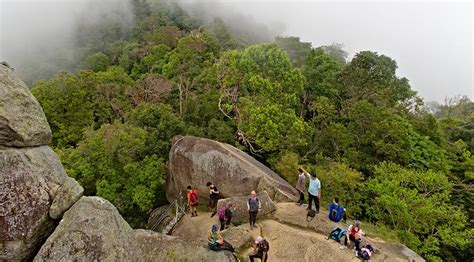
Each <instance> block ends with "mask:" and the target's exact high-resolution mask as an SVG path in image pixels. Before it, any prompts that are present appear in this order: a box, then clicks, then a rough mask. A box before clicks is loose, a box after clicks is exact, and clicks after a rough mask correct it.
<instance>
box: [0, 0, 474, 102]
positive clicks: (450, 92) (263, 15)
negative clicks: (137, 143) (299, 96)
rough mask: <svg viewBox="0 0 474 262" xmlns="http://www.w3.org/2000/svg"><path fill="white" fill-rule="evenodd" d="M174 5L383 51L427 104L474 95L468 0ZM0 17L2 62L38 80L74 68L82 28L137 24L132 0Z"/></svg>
mask: <svg viewBox="0 0 474 262" xmlns="http://www.w3.org/2000/svg"><path fill="white" fill-rule="evenodd" d="M151 2H154V1H151ZM169 2H172V3H178V4H179V5H180V6H181V7H182V8H183V9H185V10H186V11H187V12H188V13H190V14H191V15H194V16H197V17H199V18H201V19H202V20H204V21H211V20H212V19H213V18H214V17H216V16H217V17H220V18H222V19H223V20H224V21H225V22H226V23H227V24H228V26H229V28H230V29H231V30H232V31H234V32H237V33H239V32H246V33H248V34H250V35H253V36H254V37H255V39H258V40H260V41H268V40H270V39H272V38H273V37H274V36H276V35H295V36H299V37H301V39H302V40H303V41H307V42H312V43H313V46H315V47H316V46H321V45H328V44H331V43H333V42H336V43H342V44H344V47H345V49H346V51H348V53H349V55H350V57H352V56H353V55H354V54H355V53H357V52H358V51H362V50H371V51H376V52H379V53H383V54H385V55H388V56H390V57H392V58H393V59H395V60H396V61H397V63H398V66H399V74H400V75H401V76H405V77H407V78H408V79H409V80H410V83H411V85H412V88H413V89H414V90H416V91H418V92H419V95H421V96H422V97H424V98H426V100H427V101H431V100H435V101H438V102H443V101H444V98H445V97H446V96H454V95H459V94H461V95H467V96H469V97H470V98H471V99H472V98H473V96H474V88H473V77H472V72H473V68H472V64H473V52H472V46H473V41H472V25H473V20H472V12H473V5H472V3H471V2H470V1H461V2H448V1H445V2H433V3H432V2H418V3H410V2H405V1H401V2H396V3H393V2H392V3H390V2H386V1H382V2H377V3H375V2H357V1H350V2H339V1H336V2H331V3H329V2H321V1H262V0H261V1H226V0H214V1H169ZM0 14H1V15H0V17H1V18H0V29H1V30H0V60H2V61H3V60H5V61H7V62H9V63H10V64H12V65H13V67H15V68H16V69H17V71H18V72H19V73H20V74H21V75H22V76H23V77H26V78H32V79H35V77H36V76H35V75H34V74H31V73H29V71H32V70H31V67H33V68H34V67H42V68H43V69H44V70H46V71H50V72H51V74H53V73H54V72H56V71H58V70H71V68H73V67H74V64H75V63H77V57H78V56H81V53H80V50H79V51H77V52H68V49H70V48H72V47H77V46H78V38H77V33H78V30H81V28H83V27H84V26H86V27H94V26H95V25H97V24H99V23H106V22H107V21H108V22H110V21H113V22H118V23H119V24H120V27H121V28H120V30H123V33H124V34H125V33H126V32H127V31H128V30H129V29H130V26H131V24H132V21H133V12H132V10H131V5H130V1H128V0H106V1H98V0H40V1H32V0H19V1H13V0H0ZM58 53H62V55H61V57H60V58H58V57H57V56H55V55H54V54H58ZM45 60H50V61H53V62H49V63H45V62H44V61H45ZM58 65H61V66H58ZM26 74H29V75H27V76H26ZM30 84H31V83H30Z"/></svg>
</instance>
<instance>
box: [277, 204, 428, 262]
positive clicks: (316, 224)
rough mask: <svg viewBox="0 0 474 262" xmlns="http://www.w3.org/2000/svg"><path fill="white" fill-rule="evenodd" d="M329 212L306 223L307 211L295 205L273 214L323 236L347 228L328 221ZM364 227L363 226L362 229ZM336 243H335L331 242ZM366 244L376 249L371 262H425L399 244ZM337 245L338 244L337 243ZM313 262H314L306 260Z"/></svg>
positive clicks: (284, 207)
mask: <svg viewBox="0 0 474 262" xmlns="http://www.w3.org/2000/svg"><path fill="white" fill-rule="evenodd" d="M328 215H329V214H328V212H327V211H321V213H319V214H317V215H316V217H315V218H314V219H313V220H311V221H310V222H308V221H306V209H305V208H304V207H300V206H296V205H295V204H294V203H278V204H277V209H276V211H275V212H274V213H273V214H272V216H273V219H274V220H276V221H279V222H280V223H283V224H288V225H292V226H297V227H300V228H308V229H312V230H314V231H316V232H318V233H321V234H322V235H323V236H327V235H329V233H330V232H331V230H332V229H333V228H334V227H340V228H347V227H348V226H349V225H348V224H343V223H334V222H332V221H330V220H329V219H328ZM363 228H364V225H362V229H363ZM329 242H334V243H336V242H335V241H329ZM364 243H366V244H367V243H370V244H371V245H372V246H374V247H375V249H376V252H375V254H374V256H373V257H371V260H374V261H412V262H415V261H416V262H422V261H425V260H424V259H423V258H422V257H420V256H419V255H418V254H416V253H415V252H414V251H412V250H410V249H409V248H407V247H406V246H405V245H402V244H399V243H385V242H383V241H378V240H375V239H371V238H370V237H368V236H367V237H366V238H365V241H364V242H363V244H364ZM336 244H337V243H336ZM305 261H312V260H305Z"/></svg>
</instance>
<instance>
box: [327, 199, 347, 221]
mask: <svg viewBox="0 0 474 262" xmlns="http://www.w3.org/2000/svg"><path fill="white" fill-rule="evenodd" d="M343 211H344V207H342V206H341V205H336V204H334V203H332V204H331V205H329V220H331V221H333V222H339V221H341V216H342V212H343Z"/></svg>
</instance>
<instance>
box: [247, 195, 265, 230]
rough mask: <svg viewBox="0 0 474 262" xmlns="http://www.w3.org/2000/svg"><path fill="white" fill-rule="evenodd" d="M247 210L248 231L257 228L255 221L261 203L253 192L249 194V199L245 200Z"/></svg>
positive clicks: (260, 208)
mask: <svg viewBox="0 0 474 262" xmlns="http://www.w3.org/2000/svg"><path fill="white" fill-rule="evenodd" d="M247 209H248V211H249V223H250V229H252V228H257V226H256V225H255V221H256V220H257V213H258V212H259V211H260V210H262V203H261V202H260V199H258V197H257V193H256V192H255V191H252V192H250V197H249V198H248V199H247Z"/></svg>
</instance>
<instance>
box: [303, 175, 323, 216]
mask: <svg viewBox="0 0 474 262" xmlns="http://www.w3.org/2000/svg"><path fill="white" fill-rule="evenodd" d="M301 170H303V172H304V173H305V174H306V176H307V177H309V187H308V210H311V206H312V204H313V203H312V202H313V200H314V206H315V207H316V212H317V213H319V202H320V201H321V182H320V181H319V179H318V177H317V176H316V174H315V173H311V174H310V173H308V172H306V170H304V169H303V168H301Z"/></svg>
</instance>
